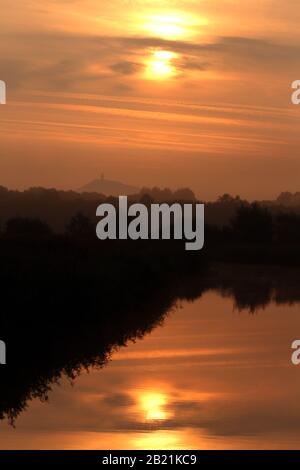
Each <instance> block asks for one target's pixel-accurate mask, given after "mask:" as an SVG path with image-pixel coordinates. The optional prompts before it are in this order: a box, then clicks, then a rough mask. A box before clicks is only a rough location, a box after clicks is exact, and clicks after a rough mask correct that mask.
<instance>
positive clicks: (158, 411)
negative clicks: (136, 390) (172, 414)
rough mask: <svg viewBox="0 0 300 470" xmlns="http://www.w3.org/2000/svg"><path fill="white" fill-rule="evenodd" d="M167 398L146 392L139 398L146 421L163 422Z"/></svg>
mask: <svg viewBox="0 0 300 470" xmlns="http://www.w3.org/2000/svg"><path fill="white" fill-rule="evenodd" d="M166 405H167V397H166V395H164V394H163V393H159V392H146V393H144V394H143V395H142V396H141V397H140V406H141V410H142V412H143V414H144V416H145V419H146V420H147V421H158V420H165V419H167V418H168V413H167V411H165V406H166Z"/></svg>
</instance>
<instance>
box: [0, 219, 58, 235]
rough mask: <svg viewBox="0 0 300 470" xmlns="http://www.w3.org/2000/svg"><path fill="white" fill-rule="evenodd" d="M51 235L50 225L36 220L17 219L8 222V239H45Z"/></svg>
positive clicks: (6, 232) (6, 233)
mask: <svg viewBox="0 0 300 470" xmlns="http://www.w3.org/2000/svg"><path fill="white" fill-rule="evenodd" d="M51 233H52V230H51V228H50V227H49V225H48V224H46V223H45V222H43V221H41V220H40V219H36V218H34V219H30V218H25V217H15V218H12V219H9V220H8V221H7V222H6V231H5V235H6V236H8V237H28V238H43V237H48V236H50V235H51Z"/></svg>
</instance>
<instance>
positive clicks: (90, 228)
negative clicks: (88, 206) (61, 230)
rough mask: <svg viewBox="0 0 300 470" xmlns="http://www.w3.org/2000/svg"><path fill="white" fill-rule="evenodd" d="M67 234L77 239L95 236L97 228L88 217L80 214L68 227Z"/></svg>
mask: <svg viewBox="0 0 300 470" xmlns="http://www.w3.org/2000/svg"><path fill="white" fill-rule="evenodd" d="M66 233H67V234H68V235H70V236H72V237H76V238H85V237H90V236H91V235H94V234H95V227H94V225H93V224H92V223H91V221H90V219H89V218H88V217H86V216H85V215H84V214H82V213H80V212H78V213H77V214H76V215H75V216H74V217H72V219H71V220H70V223H69V224H68V225H67V226H66Z"/></svg>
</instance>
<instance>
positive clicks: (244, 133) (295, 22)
mask: <svg viewBox="0 0 300 470" xmlns="http://www.w3.org/2000/svg"><path fill="white" fill-rule="evenodd" d="M299 20H300V8H299V5H298V1H297V0H286V1H285V2H284V3H283V2H282V1H280V0H253V1H251V2H248V1H246V0H242V1H233V0H197V1H196V0H182V1H179V0H174V1H171V0H159V1H156V0H154V1H148V0H143V1H142V0H110V1H109V2H108V1H104V0H85V1H83V0H59V1H58V0H40V1H39V2H36V1H33V0H16V1H15V2H11V1H9V0H1V18H0V36H1V40H0V79H1V80H5V82H6V85H7V104H6V105H4V106H0V124H1V126H0V176H1V177H0V184H1V185H4V186H7V187H9V188H17V189H24V188H28V187H31V186H45V187H57V188H62V189H76V188H78V187H80V186H82V185H84V184H85V183H87V182H88V181H90V180H93V179H95V178H98V177H99V176H100V175H101V174H102V173H104V175H105V177H106V178H107V179H113V180H120V181H122V182H124V183H128V184H133V185H137V186H155V185H157V186H160V187H165V186H169V187H171V188H178V187H185V186H189V187H190V188H191V189H193V190H194V191H195V192H196V194H197V195H198V196H199V197H202V198H204V199H215V198H216V197H217V196H219V195H220V194H223V193H230V194H233V195H236V194H239V195H240V196H241V197H246V198H248V199H256V198H257V199H262V198H274V197H276V196H277V195H278V194H279V193H280V192H281V191H285V190H290V191H297V190H299V189H300V188H299V176H298V175H299V172H300V158H299V150H300V138H299V119H300V107H297V106H295V105H292V104H291V83H292V82H293V81H294V80H296V79H300V31H299Z"/></svg>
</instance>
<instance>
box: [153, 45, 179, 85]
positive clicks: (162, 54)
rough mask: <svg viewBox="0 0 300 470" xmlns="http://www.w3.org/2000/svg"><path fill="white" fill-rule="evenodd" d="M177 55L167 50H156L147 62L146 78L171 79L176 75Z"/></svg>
mask: <svg viewBox="0 0 300 470" xmlns="http://www.w3.org/2000/svg"><path fill="white" fill-rule="evenodd" d="M176 57H177V54H176V53H175V52H172V51H167V50H154V51H152V52H151V55H150V58H149V59H147V60H146V78H148V79H150V80H163V79H168V78H169V79H170V78H172V77H174V76H175V75H176V68H175V65H174V62H173V60H174V59H175V58H176Z"/></svg>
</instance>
